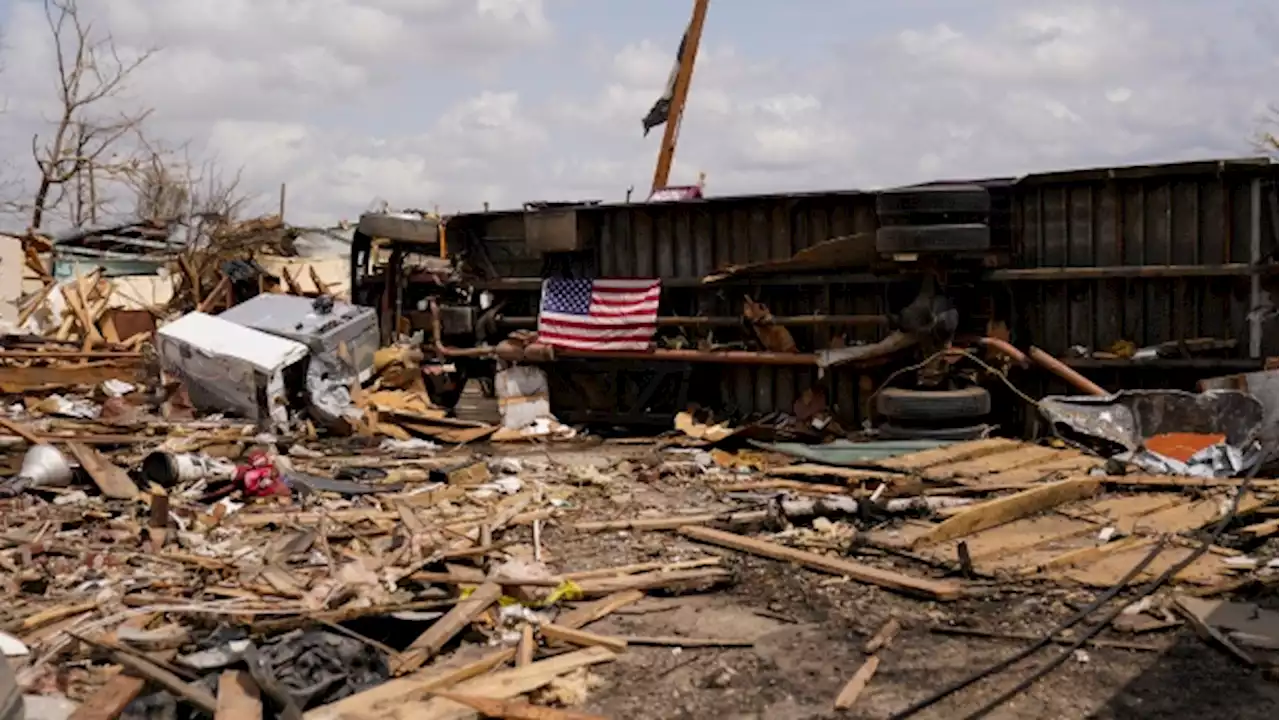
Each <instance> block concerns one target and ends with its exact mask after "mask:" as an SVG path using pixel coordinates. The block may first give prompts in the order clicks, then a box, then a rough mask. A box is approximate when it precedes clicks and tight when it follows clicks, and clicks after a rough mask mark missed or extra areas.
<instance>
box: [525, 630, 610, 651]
mask: <svg viewBox="0 0 1280 720" xmlns="http://www.w3.org/2000/svg"><path fill="white" fill-rule="evenodd" d="M539 631H540V632H541V633H542V636H543V637H544V638H546V639H547V640H548V641H550V642H567V643H569V644H570V645H578V646H580V647H603V648H608V649H610V650H612V651H614V652H622V651H623V650H626V649H627V641H626V640H622V639H619V638H615V637H609V636H608V635H597V634H596V633H593V632H587V631H586V630H575V629H574V628H567V627H562V626H560V625H556V624H555V623H543V624H542V625H541V626H540V627H539Z"/></svg>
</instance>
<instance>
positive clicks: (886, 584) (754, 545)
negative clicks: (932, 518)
mask: <svg viewBox="0 0 1280 720" xmlns="http://www.w3.org/2000/svg"><path fill="white" fill-rule="evenodd" d="M680 533H681V534H682V535H684V536H685V537H689V538H692V539H694V540H698V541H700V542H705V543H710V544H712V545H719V546H720V547H726V548H729V549H731V550H738V551H740V552H746V553H751V554H753V555H760V556H762V557H767V558H772V559H774V560H782V561H784V562H793V563H796V564H797V565H802V566H804V567H807V568H809V569H811V570H820V571H822V572H828V573H832V574H833V575H844V576H847V577H849V578H852V579H854V580H857V581H858V582H864V583H867V584H870V585H878V586H880V587H882V588H885V589H887V590H894V591H896V592H901V593H905V594H908V595H915V596H920V597H926V598H931V599H934V600H954V599H956V598H958V597H960V595H961V594H962V593H963V591H964V590H963V586H962V585H960V584H959V583H956V582H953V581H950V580H932V579H928V578H918V577H914V576H911V575H904V574H902V573H898V572H894V571H892V570H883V569H881V568H878V567H872V566H871V565H864V564H862V563H859V562H853V561H851V560H843V559H840V558H833V557H827V556H826V555H819V554H817V553H812V552H808V551H805V550H797V549H795V548H790V547H786V546H784V545H778V544H777V543H771V542H767V541H765V540H757V539H755V538H749V537H745V536H742V535H736V534H734V533H730V532H724V531H723V530H714V529H712V528H704V527H696V526H694V527H686V528H681V529H680Z"/></svg>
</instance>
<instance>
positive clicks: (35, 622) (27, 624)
mask: <svg viewBox="0 0 1280 720" xmlns="http://www.w3.org/2000/svg"><path fill="white" fill-rule="evenodd" d="M98 604H99V603H98V601H96V600H89V601H87V602H79V603H74V604H71V605H55V606H54V607H51V608H46V609H44V610H41V611H40V612H37V613H34V614H32V615H28V616H26V617H25V618H23V619H22V620H21V621H19V622H18V623H16V624H14V625H12V626H10V627H9V628H8V629H9V630H10V631H11V632H13V633H14V634H15V635H25V634H27V633H29V632H32V631H33V630H39V629H40V628H42V627H44V626H46V625H52V624H53V623H56V622H58V621H59V620H65V619H66V618H69V617H71V616H73V615H80V614H81V613H86V612H89V611H90V610H94V609H97V607H98Z"/></svg>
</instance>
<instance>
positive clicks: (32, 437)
mask: <svg viewBox="0 0 1280 720" xmlns="http://www.w3.org/2000/svg"><path fill="white" fill-rule="evenodd" d="M0 428H4V429H5V430H8V431H9V432H11V433H13V434H14V435H17V436H18V437H20V438H22V439H23V440H26V441H27V442H29V443H31V444H32V445H39V444H40V443H42V442H44V441H43V440H41V439H40V438H39V437H38V436H37V435H36V434H35V433H33V432H31V429H30V428H28V427H27V426H26V425H23V424H22V423H20V422H17V421H15V420H10V419H9V418H5V417H0Z"/></svg>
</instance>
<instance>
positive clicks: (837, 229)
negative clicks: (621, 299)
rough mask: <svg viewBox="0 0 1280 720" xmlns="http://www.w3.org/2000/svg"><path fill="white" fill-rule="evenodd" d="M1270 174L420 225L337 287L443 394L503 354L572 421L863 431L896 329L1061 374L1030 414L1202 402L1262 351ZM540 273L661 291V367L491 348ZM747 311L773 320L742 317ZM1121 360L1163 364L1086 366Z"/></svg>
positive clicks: (384, 221) (1269, 337) (1255, 162)
mask: <svg viewBox="0 0 1280 720" xmlns="http://www.w3.org/2000/svg"><path fill="white" fill-rule="evenodd" d="M1276 179H1277V172H1276V165H1275V164H1273V163H1272V162H1271V161H1269V160H1267V159H1242V160H1213V161H1205V162H1192V163H1179V164H1169V165H1152V166H1141V167H1123V168H1102V169H1091V170H1078V171H1068V172H1057V173H1042V174H1037V175H1029V176H1025V177H1021V178H1014V179H987V180H977V181H965V182H963V183H957V182H950V181H949V182H946V183H933V184H926V185H920V186H914V187H912V188H901V189H895V190H892V191H885V192H861V191H836V192H822V193H803V194H786V195H758V196H746V197H725V198H705V199H698V200H690V201H684V202H672V203H626V204H580V205H578V204H555V205H550V204H538V205H535V204H530V205H526V206H525V207H524V208H522V209H520V210H513V211H503V212H485V213H473V214H461V215H455V216H452V217H449V218H447V219H446V220H445V221H443V222H441V223H437V222H435V221H427V220H422V221H421V222H417V223H414V224H412V229H411V230H405V229H404V228H403V227H402V226H403V222H408V221H409V220H411V218H407V217H402V218H399V219H390V218H386V217H382V218H377V219H375V220H374V221H373V222H372V224H371V225H370V226H368V227H362V231H361V232H358V233H357V236H356V242H355V245H354V251H353V253H352V257H353V265H352V288H353V291H352V292H353V297H355V298H356V299H357V301H358V302H362V303H364V304H369V305H372V306H374V307H377V308H378V309H379V311H380V315H381V322H382V328H383V332H384V335H385V336H388V337H389V336H390V335H392V334H395V333H401V332H406V331H408V332H412V331H414V330H421V331H422V332H423V333H424V338H425V339H426V340H427V341H428V342H430V343H432V344H433V345H435V346H436V350H437V351H438V352H439V354H440V355H442V356H447V357H448V359H449V361H450V364H449V365H448V366H447V368H446V369H445V370H442V371H441V378H440V384H439V385H438V389H439V390H440V391H441V392H442V393H444V394H446V395H452V396H453V397H456V391H457V390H458V389H460V387H461V383H463V382H465V380H466V377H476V376H485V375H488V374H490V373H491V372H492V363H493V359H494V358H495V357H501V358H503V359H508V360H511V359H519V360H524V361H529V362H538V363H540V364H541V365H542V366H543V367H544V368H545V369H546V370H547V372H548V375H549V379H550V386H551V395H552V402H553V409H554V410H555V412H556V413H557V415H559V416H560V417H561V418H562V419H564V420H566V421H569V422H612V423H619V424H630V423H640V422H646V421H652V422H669V420H670V418H671V416H672V415H673V414H674V413H676V412H677V411H679V410H681V409H683V407H684V406H685V405H686V404H687V403H689V402H691V401H697V402H699V403H702V404H704V405H711V406H714V407H718V408H723V409H728V410H733V411H737V412H739V413H743V414H748V413H771V412H788V413H789V412H792V410H793V408H795V407H796V405H797V401H800V400H802V399H804V400H806V401H807V400H808V399H809V398H811V396H812V395H813V394H814V393H815V392H816V393H818V394H819V395H821V396H822V397H823V398H824V399H825V400H824V402H825V403H826V404H827V405H828V406H829V408H830V409H831V411H832V413H833V415H834V416H835V417H836V418H837V419H838V420H839V421H840V422H841V423H842V424H843V425H844V426H845V427H846V428H851V427H856V426H858V425H860V424H861V423H862V421H863V420H865V419H867V418H869V417H870V415H871V414H872V413H873V408H872V403H870V398H871V395H872V393H873V392H874V391H875V390H876V389H877V388H878V387H879V386H880V385H881V383H882V382H883V381H884V379H885V378H886V377H888V376H889V374H890V373H891V372H892V371H894V370H895V369H898V368H900V367H901V366H903V365H907V364H910V363H912V362H916V361H919V360H920V359H922V357H921V355H922V353H920V352H916V353H915V355H911V354H909V353H902V352H896V353H895V351H898V350H901V349H902V348H900V347H898V346H897V345H895V341H896V340H895V339H896V338H900V337H901V335H902V333H903V331H904V330H907V331H910V333H911V334H913V335H914V336H918V337H924V338H925V339H926V340H927V339H928V338H929V337H930V336H933V337H934V339H936V340H937V341H938V342H939V343H940V344H941V345H948V344H951V343H953V342H957V343H961V344H963V343H964V342H966V340H969V341H980V340H981V339H983V338H987V337H992V336H994V337H995V342H994V343H993V344H995V345H1001V343H1000V342H999V341H1000V340H1008V341H1010V342H1011V343H1012V344H1013V345H1015V346H1018V347H1021V348H1030V347H1033V346H1034V347H1035V348H1038V349H1040V350H1041V351H1042V352H1041V353H1040V354H1039V356H1040V357H1042V358H1044V359H1045V363H1050V362H1051V361H1052V359H1059V360H1061V361H1062V364H1064V365H1065V366H1066V369H1062V368H1059V369H1061V370H1062V372H1060V373H1059V375H1057V376H1055V375H1052V374H1049V373H1043V372H1035V371H1022V373H1021V377H1017V378H1015V381H1016V384H1018V385H1019V386H1020V387H1022V388H1024V389H1025V390H1027V391H1028V392H1029V393H1030V394H1032V395H1036V396H1038V395H1039V394H1043V393H1049V392H1064V391H1071V390H1072V388H1070V387H1068V386H1067V385H1065V384H1064V382H1063V381H1062V380H1061V377H1060V376H1062V375H1065V376H1067V377H1069V378H1074V384H1075V385H1076V386H1077V389H1078V388H1079V387H1080V386H1081V383H1088V382H1089V381H1090V380H1091V381H1092V382H1093V383H1096V384H1098V385H1101V386H1102V387H1104V388H1107V389H1111V390H1115V389H1121V388H1130V389H1132V388H1142V387H1169V388H1183V389H1193V388H1194V386H1195V383H1196V381H1197V380H1200V379H1202V378H1205V377H1210V376H1215V375H1222V374H1225V373H1229V372H1245V371H1250V370H1256V369H1260V368H1262V367H1263V366H1264V364H1265V362H1266V358H1267V357H1270V356H1274V355H1276V354H1277V332H1276V320H1275V297H1276V270H1277V265H1276V255H1277V252H1276V251H1277V230H1276V224H1277V206H1276ZM402 221H403V222H402ZM391 225H396V228H393V227H391ZM397 228H400V230H397ZM401 230H404V231H403V232H401ZM396 233H399V234H398V235H396V236H395V237H391V238H388V237H387V236H388V235H395V234H396ZM548 277H572V278H595V277H636V278H660V279H661V281H662V300H661V306H660V310H659V313H660V316H659V319H658V326H659V331H658V334H657V338H656V339H657V343H656V349H655V350H653V351H647V352H625V353H612V354H603V353H575V352H572V351H564V350H558V351H556V352H554V353H535V352H528V351H526V350H522V349H521V348H520V347H519V346H517V345H513V344H511V343H502V342H501V341H502V340H503V339H504V338H505V337H506V336H507V335H508V334H509V333H511V332H512V331H514V330H519V329H532V328H534V327H535V325H536V319H537V312H538V307H539V297H540V292H541V289H542V283H543V281H544V279H545V278H548ZM744 298H750V299H751V300H752V301H753V302H752V303H750V305H754V303H759V304H760V305H761V306H763V307H765V308H767V312H771V315H766V317H765V318H764V320H763V322H762V321H761V318H760V317H758V316H755V321H754V323H753V322H748V321H747V320H744V317H743V310H744ZM762 324H764V325H768V326H774V327H785V328H786V329H787V330H788V331H789V333H790V335H791V337H792V338H793V339H794V345H795V347H794V348H789V350H788V351H786V352H777V351H771V350H768V349H756V348H758V347H759V344H758V343H757V342H756V338H753V337H752V334H751V332H750V330H751V329H752V328H753V327H754V328H758V327H760V326H761V325H762ZM744 330H746V331H747V332H743V331H744ZM1117 344H1128V345H1129V346H1130V347H1131V348H1132V347H1138V348H1157V349H1158V350H1156V351H1152V352H1149V353H1138V354H1137V355H1134V354H1133V353H1123V352H1121V353H1113V356H1107V355H1106V354H1099V353H1094V352H1091V351H1095V350H1101V349H1105V348H1111V347H1114V346H1116V345H1117ZM923 345H924V347H925V348H926V349H929V348H928V346H929V345H930V343H929V342H924V343H923ZM850 346H853V347H859V348H861V349H856V350H851V349H841V348H849V347H850ZM903 347H905V345H904V346H903ZM1016 354H1018V353H1015V355H1016ZM1100 355H1101V356H1100ZM1144 356H1145V357H1144ZM1068 370H1074V371H1075V372H1076V375H1074V376H1073V375H1072V373H1070V372H1068ZM943 374H944V375H945V368H944V370H943ZM1085 378H1088V379H1089V380H1086V379H1085ZM919 382H921V383H922V384H923V385H925V386H929V387H937V385H936V383H937V382H938V378H937V377H936V376H935V377H933V378H932V379H927V378H923V377H921V378H920V379H919ZM1085 386H1086V387H1087V386H1088V385H1085ZM988 389H989V390H990V392H991V394H992V395H993V396H996V398H995V402H993V403H991V405H992V406H994V407H995V408H996V409H997V411H996V416H997V417H996V418H995V419H996V421H998V422H999V423H1004V424H1007V423H1011V422H1016V421H1017V419H1018V412H1017V408H1018V407H1019V405H1020V403H1018V402H1015V401H1014V398H1013V395H1012V394H1011V391H1010V390H1008V389H1007V388H1004V387H1001V386H999V385H998V384H997V385H996V386H989V388H988ZM1001 394H1004V395H1006V396H1007V397H1008V399H1009V402H1002V401H1001V400H1002V398H1001V397H999V395H1001Z"/></svg>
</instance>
